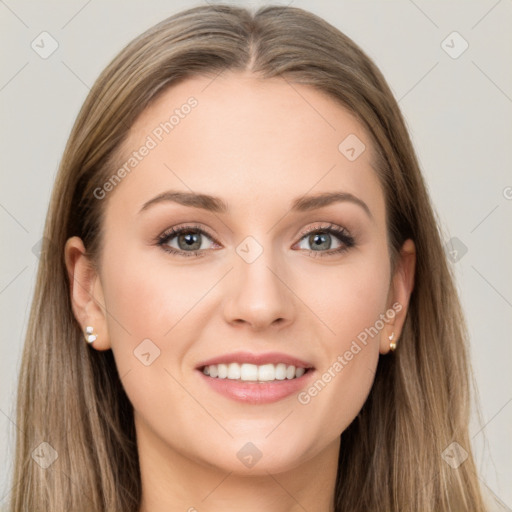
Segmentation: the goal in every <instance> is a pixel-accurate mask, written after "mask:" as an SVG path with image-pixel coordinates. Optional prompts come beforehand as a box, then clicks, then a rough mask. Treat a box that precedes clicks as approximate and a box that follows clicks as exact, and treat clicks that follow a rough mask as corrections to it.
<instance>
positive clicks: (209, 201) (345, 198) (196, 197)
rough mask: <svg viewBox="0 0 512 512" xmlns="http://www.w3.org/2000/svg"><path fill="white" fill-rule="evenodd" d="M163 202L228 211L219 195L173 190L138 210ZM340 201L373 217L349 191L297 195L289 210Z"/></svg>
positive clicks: (213, 210)
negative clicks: (354, 206) (358, 207)
mask: <svg viewBox="0 0 512 512" xmlns="http://www.w3.org/2000/svg"><path fill="white" fill-rule="evenodd" d="M165 202H173V203H178V204H181V205H183V206H190V207H192V208H201V209H202V210H207V211H210V212H214V213H227V212H229V206H228V204H227V203H226V202H225V201H223V200H222V199H221V198H219V197H215V196H210V195H208V194H196V193H194V192H181V191H175V190H168V191H166V192H163V193H161V194H159V195H157V196H156V197H154V198H153V199H150V200H149V201H147V202H146V203H144V205H143V206H142V208H141V209H140V212H143V211H144V210H147V209H148V208H150V207H151V206H154V205H156V204H159V203H165ZM340 202H350V203H353V204H356V205H358V206H360V207H361V208H362V209H363V210H364V211H365V213H366V214H367V215H368V217H370V218H371V219H373V215H372V213H371V211H370V208H368V205H367V204H366V203H365V202H364V201H363V200H362V199H359V198H358V197H356V196H354V195H353V194H350V193H349V192H324V193H321V194H315V195H310V196H302V197H298V198H296V199H294V200H293V202H292V207H291V211H292V212H308V211H311V210H316V209H319V208H323V207H325V206H329V205H331V204H334V203H340ZM140 212H139V213H140Z"/></svg>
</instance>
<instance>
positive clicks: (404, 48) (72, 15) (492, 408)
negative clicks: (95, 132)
mask: <svg viewBox="0 0 512 512" xmlns="http://www.w3.org/2000/svg"><path fill="white" fill-rule="evenodd" d="M232 3H234V2H232ZM275 3H281V4H285V3H286V4H287V3H289V2H275ZM200 4H201V1H199V0H198V1H197V2H191V1H174V2H169V1H167V2H165V1H153V2H151V3H146V2H142V1H141V0H139V1H136V0H130V1H123V2H120V1H118V2H114V1H111V2H102V1H100V0H89V1H87V0H80V1H66V2H64V1H59V2H57V1H52V2H49V1H46V2H32V1H27V0H17V1H15V0H0V19H1V26H2V30H1V33H0V45H1V48H2V55H3V62H2V66H1V68H0V108H1V116H2V117H1V119H2V128H1V130H2V132H1V133H2V136H1V142H0V144H1V150H0V156H1V167H0V168H1V187H0V226H1V239H2V243H1V245H2V252H1V255H2V262H1V268H0V314H1V319H0V321H1V333H2V336H1V357H0V439H1V442H0V460H1V462H0V486H1V487H0V492H1V494H0V505H3V504H5V503H6V501H7V496H8V494H9V491H10V488H11V485H12V483H10V482H9V473H10V471H11V469H12V455H13V447H14V434H15V431H16V427H15V423H14V420H15V412H14V396H15V391H16V377H17V372H18V368H19V364H20V356H21V350H22V345H23V340H24V333H25V329H26V323H27V318H28V311H29V307H30V301H31V295H32V292H33V287H34V282H35V276H36V270H37V264H38V259H37V257H36V255H35V254H34V251H33V246H34V245H36V244H37V243H38V241H39V240H40V238H41V235H42V228H43V223H44V218H45V215H46V209H47V205H48V200H49V195H50V191H51V188H52V183H53V180H54V176H55V173H56V170H57V166H58V162H59V160H60V158H61V155H62V151H63V148H64V144H65V141H66V139H67V137H68V135H69V131H70V129H71V126H72V123H73V122H74V119H75V117H76V115H77V113H78V110H79V108H80V106H81V104H82V102H83V101H84V99H85V96H86V94H87V92H88V90H89V87H90V86H91V85H92V84H93V82H94V80H95V79H96V77H97V76H98V74H99V73H100V71H101V70H102V69H103V68H104V67H105V66H106V64H107V63H108V62H109V61H110V60H111V58H113V57H114V55H115V54H116V53H117V52H118V51H119V50H120V49H121V48H122V47H123V46H124V45H125V44H126V43H128V42H129V41H130V40H131V39H132V38H133V37H135V36H136V35H138V34H139V33H141V32H142V31H143V30H145V29H146V28H148V27H150V26H151V25H153V24H154V23H156V22H158V21H160V20H162V19H163V18H165V17H167V16H169V15H171V14H173V13H175V12H177V11H179V10H181V9H184V8H187V7H191V6H195V5H200ZM238 4H243V5H251V6H259V5H261V4H262V2H248V1H246V2H238ZM292 5H294V6H297V7H303V8H305V9H308V10H310V11H312V12H314V13H316V14H319V15H320V16H322V17H324V18H325V19H326V20H328V21H329V22H330V23H332V24H333V25H335V26H337V27H338V28H339V29H341V30H342V31H344V32H345V33H346V34H347V35H348V36H350V37H352V38H353V39H354V40H355V41H356V43H358V44H359V45H360V46H361V47H362V48H363V49H364V50H365V51H366V52H367V53H368V54H369V55H370V57H372V58H373V59H374V60H375V62H376V63H377V65H378V66H379V67H380V69H381V70H382V72H383V73H384V75H385V77H386V78H387V80H388V82H389V84H390V86H391V88H392V90H393V92H394V94H395V96H396V97H397V99H398V100H399V104H400V106H401V109H402V111H403V113H404V116H405V118H406V120H407V124H408V127H409V130H410V133H411V136H412V138H413V142H414V144H415V147H416V150H417V153H418V156H419V159H420V163H421V165H422V169H423V172H424V174H425V177H426V180H427V182H428V186H429V189H430V192H431V195H432V199H433V202H434V205H435V208H436V210H437V212H438V215H439V220H440V223H441V226H442V229H443V233H444V239H445V241H446V242H448V240H449V239H450V238H451V237H457V238H458V239H459V240H460V241H461V242H462V243H463V244H464V246H465V247H466V248H467V253H465V254H462V252H460V251H459V253H458V258H460V259H459V260H458V261H457V262H454V263H452V264H453V266H454V269H455V273H456V276H457V279H458V286H459V290H460V293H461V296H462V300H463V305H464V308H465V312H466V316H467V321H468V326H469V330H470V334H471V350H472V353H471V356H472V364H473V367H474V371H475V374H476V379H477V384H478V387H479V390H480V396H481V405H482V414H483V423H482V424H478V423H477V422H476V421H473V424H472V426H471V435H472V439H473V443H474V449H475V451H476V457H477V463H478V468H479V471H480V475H481V480H482V482H483V484H484V487H485V488H488V489H489V490H490V491H491V492H492V493H494V494H495V496H496V497H497V498H498V499H499V500H501V502H502V503H503V504H504V506H505V505H506V506H508V507H512V485H510V484H511V482H512V463H511V461H512V447H511V443H510V439H511V434H512V432H511V430H512V429H511V425H512V385H511V384H512V372H511V370H510V367H511V361H512V357H511V356H512V349H511V345H512V344H511V342H510V341H511V336H510V332H511V330H512V314H511V313H512V286H511V284H512V273H511V269H510V262H511V261H512V237H511V222H510V220H511V216H512V188H507V187H512V173H511V171H510V169H511V163H512V162H511V154H510V145H511V142H512V123H511V120H512V115H511V114H512V65H511V64H512V59H511V56H512V31H511V30H510V27H511V26H512V2H511V1H510V0H500V1H496V0H485V1H483V0H482V1H474V2H467V1H459V2H446V1H440V0H438V1H435V2H434V1H425V0H415V1H414V2H413V1H411V0H401V1H388V2H377V1H371V2H369V1H350V2H349V1H342V2H335V1H327V0H322V1H319V0H317V1H312V0H302V1H301V0H295V1H293V2H292ZM43 31H47V32H49V33H50V34H51V36H52V37H53V38H54V39H55V40H56V41H57V42H58V45H59V46H58V49H57V50H56V51H55V52H54V53H53V54H52V55H51V56H49V57H48V58H47V59H43V58H41V57H40V56H39V55H38V54H37V53H36V52H35V51H34V50H33V49H32V48H31V43H32V41H33V40H34V39H36V38H37V36H39V34H40V33H41V32H43ZM453 31H457V32H459V33H460V35H461V36H462V37H463V38H464V40H466V41H467V43H468V44H469V47H468V49H467V50H466V51H465V52H464V53H462V55H460V56H459V57H458V58H456V59H454V58H452V57H450V56H449V55H448V54H447V53H446V51H445V50H444V49H443V47H442V45H441V43H442V41H443V40H445V38H446V37H447V36H448V35H449V34H451V33H452V32H453ZM452 39H453V37H452V38H451V39H450V38H449V39H448V40H447V42H446V43H445V45H446V44H447V45H449V46H453V48H452V49H451V50H450V51H452V52H454V51H457V50H459V49H461V48H462V46H461V45H462V44H463V41H462V40H460V39H457V38H455V39H453V42H452ZM38 40H40V39H36V42H37V41H38ZM46 48H48V46H46ZM461 255H462V257H460V256H461ZM55 321H58V319H55ZM432 342H433V343H435V340H432Z"/></svg>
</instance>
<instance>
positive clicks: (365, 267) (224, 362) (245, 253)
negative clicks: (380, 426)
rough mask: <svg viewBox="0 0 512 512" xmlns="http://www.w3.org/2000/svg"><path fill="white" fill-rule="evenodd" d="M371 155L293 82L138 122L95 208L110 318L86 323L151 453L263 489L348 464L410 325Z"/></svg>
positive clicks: (191, 92) (210, 86)
mask: <svg viewBox="0 0 512 512" xmlns="http://www.w3.org/2000/svg"><path fill="white" fill-rule="evenodd" d="M172 116H173V117H172ZM166 123H167V124H166ZM347 137H349V138H348V139H347ZM345 139H347V140H345ZM343 141H345V142H343ZM340 144H341V145H340ZM363 144H364V146H363ZM143 148H146V149H143ZM351 148H352V149H351ZM372 151H373V150H372V147H371V143H370V140H369V138H368V136H367V134H366V133H365V130H364V129H363V127H362V125H361V124H360V123H359V122H358V121H357V120H356V119H355V117H353V116H352V115H351V114H350V113H349V112H348V111H347V110H345V109H344V108H343V107H342V106H340V105H339V104H337V103H336V102H334V100H332V99H331V98H329V97H327V96H325V95H323V94H322V93H321V92H318V91H316V90H314V89H312V88H309V87H307V86H301V85H294V86H293V88H292V87H291V86H290V85H289V84H288V83H287V82H286V81H285V80H283V79H281V78H276V79H259V78H256V77H255V76H253V75H248V74H237V73H228V72H224V73H222V74H221V75H220V76H218V77H217V78H216V79H215V80H213V81H212V78H211V77H208V78H205V77H195V78H192V79H188V80H186V81H183V82H181V83H180V84H179V85H176V86H174V87H172V88H170V89H169V90H168V91H166V92H165V93H164V94H163V95H162V96H160V97H159V98H158V100H157V101H156V102H155V103H154V104H153V105H152V106H151V107H150V108H148V109H147V110H146V111H145V112H144V113H143V115H142V116H141V117H140V118H139V119H138V120H137V122H136V123H135V125H134V126H133V127H132V130H131V132H130V135H129V138H128V139H127V140H126V141H125V143H124V144H123V147H122V152H121V157H120V160H119V166H118V167H117V168H116V169H115V170H114V172H113V174H115V173H116V172H117V177H118V178H120V179H112V180H110V182H109V183H110V184H108V183H107V184H106V185H105V186H104V187H102V188H101V190H99V189H97V191H96V194H97V196H98V201H106V203H105V217H104V225H103V248H102V253H101V256H100V261H99V263H100V264H99V273H98V275H97V276H96V277H97V278H96V279H95V280H94V285H93V294H94V296H95V297H96V298H97V302H98V303H100V304H101V305H102V307H101V308H99V309H98V310H96V309H94V306H90V308H85V309H84V311H85V312H82V316H81V319H82V320H83V321H84V322H91V323H93V322H94V325H95V327H96V331H98V334H99V336H98V340H97V341H96V342H95V344H94V348H95V349H98V350H103V349H108V348H111V349H112V351H113V354H114V357H115V361H116V365H117V367H118V371H119V375H120V376H121V379H122V382H123V385H124V387H125V390H126V393H127V395H128V397H129V399H130V401H131V402H132V404H133V407H134V411H135V422H136V428H137V437H138V441H139V446H140V447H145V448H147V449H148V450H150V449H152V450H154V451H155V452H156V451H158V452H159V453H167V454H169V455H171V454H179V456H180V457H185V458H186V459H188V460H192V461H195V462H199V463H201V464H204V465H207V466H215V467H217V468H221V469H222V470H224V471H236V472H240V473H243V472H249V471H251V473H252V474H259V473H261V474H265V473H266V472H267V471H270V472H279V471H285V470H287V469H291V468H294V467H297V466H298V465H300V464H302V463H305V462H307V461H308V460H310V459H311V458H313V457H314V456H316V455H318V454H320V453H323V452H325V451H328V450H331V451H332V452H334V451H335V450H337V447H338V443H339V437H340V434H341V433H342V432H343V430H344V429H345V428H346V427H347V426H348V425H349V424H350V423H351V421H352V420H353V419H354V418H355V416H356V415H357V413H358V412H359V410H360V409H361V407H362V405H363V403H364V401H365V399H366V397H367V395H368V393H369V391H370V388H371V385H372V382H373V377H374V373H375V369H376V366H377V362H378V358H379V352H380V353H385V352H386V351H387V347H389V340H388V335H390V334H391V332H392V331H395V336H397V334H398V332H399V329H400V322H401V319H402V317H403V316H404V315H405V302H406V300H405V299H404V295H403V294H402V293H401V291H400V290H401V289H402V288H401V287H400V282H399V281H400V278H399V276H398V277H396V276H394V275H393V274H392V273H391V268H390V255H389V252H388V245H387V244H388V238H387V231H386V224H385V203H384V196H383V192H382V189H381V186H380V184H379V180H378V178H377V175H376V173H375V171H374V169H373V168H372V160H373V156H372ZM134 152H135V154H134ZM130 159H131V160H130ZM125 164H126V165H125ZM123 166H124V167H123ZM121 168H124V171H125V172H122V171H118V169H121ZM206 196H211V197H206ZM397 283H398V284H397ZM86 317H88V318H86ZM226 374H227V376H226ZM248 443H251V444H248ZM251 461H256V463H255V464H254V463H253V462H251Z"/></svg>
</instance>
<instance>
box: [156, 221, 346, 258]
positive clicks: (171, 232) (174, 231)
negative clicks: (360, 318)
mask: <svg viewBox="0 0 512 512" xmlns="http://www.w3.org/2000/svg"><path fill="white" fill-rule="evenodd" d="M183 233H194V234H198V233H199V234H201V235H204V236H206V237H208V238H210V239H211V240H212V241H213V242H215V243H217V241H216V240H215V239H214V237H213V236H212V235H210V234H209V233H208V232H207V231H205V230H204V229H203V228H201V227H200V226H183V227H179V228H170V229H168V230H167V231H164V232H163V233H162V234H161V235H159V236H158V237H157V240H156V243H157V245H158V246H160V247H161V248H162V249H163V250H164V251H165V252H168V253H170V254H175V255H177V256H184V257H189V256H196V257H203V256H204V255H205V252H206V250H205V249H201V250H197V251H178V250H176V249H174V248H173V247H169V246H168V245H167V243H168V242H169V240H172V239H173V238H174V237H176V236H179V235H181V234H183ZM312 233H328V234H330V235H334V236H335V237H336V238H338V240H339V241H340V242H341V243H342V245H341V247H338V248H337V249H334V250H332V249H331V250H329V251H313V250H307V249H303V250H307V252H309V253H310V254H311V253H313V254H311V256H312V257H314V258H316V257H327V256H333V255H335V254H341V253H343V252H345V251H347V250H348V249H350V248H351V247H354V246H355V240H354V238H353V237H352V236H351V235H350V234H349V233H348V231H347V230H346V229H344V228H340V227H338V226H336V225H335V224H329V225H328V226H320V227H314V228H309V229H307V230H306V231H305V232H304V233H302V234H301V237H300V239H299V242H300V241H302V240H303V239H304V238H305V237H307V236H308V235H311V234H312Z"/></svg>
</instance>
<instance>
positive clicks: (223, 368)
mask: <svg viewBox="0 0 512 512" xmlns="http://www.w3.org/2000/svg"><path fill="white" fill-rule="evenodd" d="M217 368H218V370H219V375H218V377H219V379H225V378H226V377H227V376H228V365H227V364H218V365H217Z"/></svg>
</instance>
